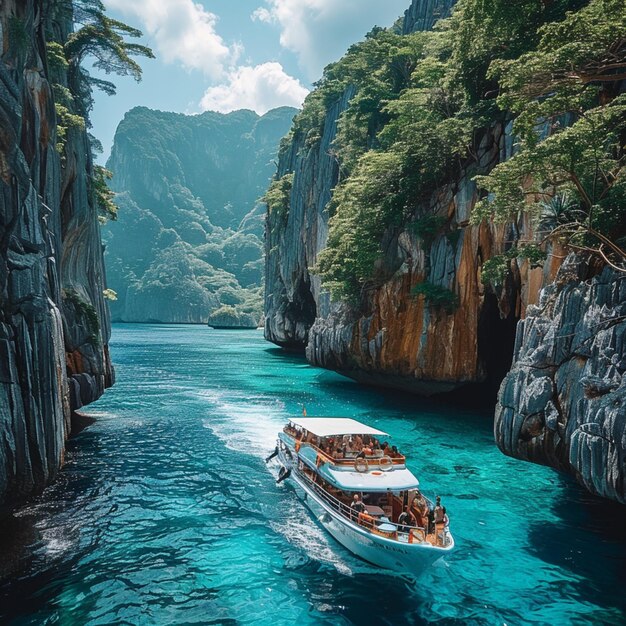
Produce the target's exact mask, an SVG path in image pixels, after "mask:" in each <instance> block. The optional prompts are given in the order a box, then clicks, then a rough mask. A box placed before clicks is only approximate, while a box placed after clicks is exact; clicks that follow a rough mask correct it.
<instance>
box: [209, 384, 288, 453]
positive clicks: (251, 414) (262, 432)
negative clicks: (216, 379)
mask: <svg viewBox="0 0 626 626" xmlns="http://www.w3.org/2000/svg"><path fill="white" fill-rule="evenodd" d="M198 394H199V395H200V397H202V398H203V399H204V400H206V401H208V403H209V404H210V406H211V415H210V417H206V418H204V419H203V420H202V425H203V426H204V427H205V428H208V429H209V430H210V431H211V432H212V433H213V434H214V435H215V436H216V437H218V438H219V439H220V440H221V441H223V442H224V443H225V444H226V447H227V448H229V449H230V450H235V451H236V452H243V453H245V454H251V455H253V456H255V457H259V458H263V459H264V458H265V457H266V456H267V455H268V454H269V452H270V451H271V450H273V449H274V446H275V445H276V433H277V432H278V431H279V430H280V429H281V428H282V425H283V423H284V422H285V419H286V417H285V416H286V415H287V414H286V412H285V405H284V403H283V402H281V401H280V400H277V399H273V398H268V397H267V396H262V395H258V396H248V395H244V394H239V393H232V392H221V391H213V390H204V391H199V392H198Z"/></svg>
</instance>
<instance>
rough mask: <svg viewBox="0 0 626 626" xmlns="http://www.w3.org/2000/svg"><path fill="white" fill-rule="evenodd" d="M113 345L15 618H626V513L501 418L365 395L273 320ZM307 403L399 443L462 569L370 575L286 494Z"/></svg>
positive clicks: (10, 611)
mask: <svg viewBox="0 0 626 626" xmlns="http://www.w3.org/2000/svg"><path fill="white" fill-rule="evenodd" d="M112 349H113V358H114V361H115V363H116V367H117V375H118V382H117V384H116V386H115V387H114V388H113V389H111V390H109V391H108V392H107V394H106V395H105V397H104V398H103V399H101V400H100V401H99V402H98V403H97V404H94V405H92V406H90V407H89V408H88V411H87V412H88V413H89V414H90V415H92V416H94V417H95V418H96V420H97V421H96V423H95V424H94V425H92V426H91V427H90V428H88V429H87V430H84V431H83V432H82V433H81V434H79V435H78V436H76V437H75V438H74V439H73V440H72V441H71V442H70V444H69V451H68V455H67V464H66V466H65V468H64V470H63V472H62V474H61V477H60V479H59V481H58V482H57V483H56V484H55V485H53V486H52V487H50V488H49V489H48V490H46V492H45V493H44V494H43V495H42V496H41V497H40V498H37V499H36V500H35V501H34V502H33V503H31V504H30V505H28V506H25V507H23V508H22V509H20V510H19V511H17V513H16V516H17V521H18V523H19V525H20V527H23V528H29V529H30V535H29V536H30V539H29V541H28V543H29V545H28V546H26V550H25V551H26V553H27V556H28V558H27V559H26V561H25V565H24V567H23V571H22V572H21V573H20V574H19V576H14V577H13V579H11V580H10V582H5V583H4V584H2V583H0V623H9V624H60V625H62V626H66V625H74V624H76V625H82V624H133V625H135V624H228V625H231V624H232V625H236V624H237V625H238V624H273V625H275V626H276V625H279V624H290V623H294V622H297V623H298V624H366V623H367V624H374V625H378V624H402V625H404V624H443V625H451V624H485V625H487V624H489V625H492V624H508V625H512V624H619V623H624V620H625V619H626V618H625V616H626V600H625V599H624V597H623V581H624V580H625V578H626V577H625V574H626V571H625V570H626V568H625V563H626V561H625V557H626V530H625V529H624V519H625V516H624V510H623V509H622V508H621V507H617V506H612V505H607V504H605V503H602V502H600V501H599V500H596V499H593V498H591V497H589V496H587V495H585V494H584V493H583V492H582V491H581V490H580V489H579V488H578V487H577V486H576V485H575V484H573V483H572V482H571V481H569V480H568V479H566V478H564V477H562V476H560V475H558V474H557V473H555V472H553V471H551V470H548V469H545V468H541V467H536V466H533V465H529V464H525V463H520V462H516V461H513V460H511V459H508V458H506V457H504V456H502V455H501V454H500V453H499V452H498V451H497V449H496V448H495V446H494V444H493V440H492V434H491V416H490V414H489V412H488V411H485V412H483V413H477V412H472V411H465V410H462V409H459V408H451V407H442V406H437V405H436V404H433V403H428V402H426V401H424V400H421V399H419V398H410V397H405V396H401V395H400V394H397V393H391V394H389V393H383V392H380V391H376V390H368V389H365V388H363V387H360V386H358V385H357V384H356V383H353V382H351V381H349V380H347V379H344V378H342V377H341V376H338V375H335V374H333V373H330V372H325V371H323V370H319V369H313V368H311V367H309V366H308V365H307V364H306V363H305V362H304V361H303V360H302V359H301V358H299V357H294V356H285V355H284V354H283V353H281V351H280V350H277V349H275V348H273V347H271V345H270V344H267V343H265V342H264V341H263V339H262V335H261V333H259V332H255V331H250V332H248V331H245V332H230V333H229V332H228V331H211V330H209V329H207V328H203V327H175V326H132V325H120V326H117V327H115V328H114V333H113V342H112ZM302 404H306V406H307V409H308V412H309V415H312V414H319V415H342V416H352V417H356V418H358V419H362V420H364V421H366V422H368V423H370V424H372V425H374V426H377V427H379V428H382V429H385V430H387V431H388V432H390V433H391V434H392V436H393V441H394V442H395V443H397V444H398V445H399V447H400V448H401V449H402V450H404V451H406V452H407V453H408V455H409V458H410V459H411V463H410V467H411V468H412V469H413V470H414V471H415V472H416V473H417V474H418V476H419V477H420V479H421V482H422V486H423V488H424V491H425V493H426V494H428V495H429V496H431V497H434V496H435V495H436V494H439V495H441V497H442V501H443V504H444V505H445V506H446V507H447V509H448V512H449V514H450V517H451V529H452V532H453V533H454V535H455V538H456V541H457V546H458V548H457V550H456V551H455V552H454V553H453V554H452V555H450V556H449V557H447V558H446V560H445V562H440V563H439V564H437V565H436V566H434V567H433V568H431V570H429V571H428V572H427V573H426V574H425V575H424V576H423V577H422V578H420V579H419V580H418V581H417V582H416V581H414V580H412V579H410V578H407V577H405V576H401V575H395V574H393V573H387V572H385V571H383V570H378V569H375V568H373V567H370V566H368V565H366V564H364V563H362V562H361V561H359V560H358V559H356V558H355V557H353V556H352V555H351V554H350V553H348V552H347V551H346V550H345V549H344V548H342V547H341V546H340V545H338V544H337V543H335V542H334V541H333V540H332V538H330V537H328V536H326V535H325V534H324V533H323V532H322V531H321V530H320V529H319V528H318V527H317V526H316V525H315V523H314V522H313V521H312V519H311V518H310V517H309V515H308V513H307V510H306V509H305V508H304V506H303V505H302V504H301V503H300V502H299V500H298V499H297V498H296V496H295V494H294V492H293V491H292V489H291V488H290V487H289V486H288V485H285V484H282V485H279V486H276V485H275V482H274V477H273V475H272V474H271V471H270V470H269V469H268V468H267V467H266V466H265V464H264V462H263V458H264V457H265V456H266V455H267V454H268V452H269V451H271V449H272V448H273V446H274V440H275V433H276V431H277V429H279V428H280V427H281V426H282V424H283V422H284V421H285V419H286V418H287V417H288V416H289V415H297V414H299V413H300V410H301V408H300V407H301V405H302ZM273 471H275V469H274V470H273Z"/></svg>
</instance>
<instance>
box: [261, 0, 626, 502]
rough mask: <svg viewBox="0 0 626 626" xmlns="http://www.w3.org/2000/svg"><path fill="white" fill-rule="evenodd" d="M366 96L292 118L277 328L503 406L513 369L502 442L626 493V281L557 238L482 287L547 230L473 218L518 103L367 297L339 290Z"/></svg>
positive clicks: (386, 246) (271, 217)
mask: <svg viewBox="0 0 626 626" xmlns="http://www.w3.org/2000/svg"><path fill="white" fill-rule="evenodd" d="M452 4H453V3H445V2H431V1H429V0H414V1H413V3H412V5H411V7H410V9H409V10H408V11H407V13H406V15H405V20H404V33H405V34H407V33H412V32H415V31H419V30H420V29H428V28H431V27H432V25H433V24H434V22H435V20H436V17H438V16H439V15H445V14H446V13H447V12H448V11H450V9H451V6H452ZM353 65H354V63H352V66H353ZM332 79H335V80H336V75H333V76H332ZM329 91H330V90H329ZM329 91H327V92H326V93H329ZM358 93H359V85H358V84H353V85H351V86H350V87H349V88H347V89H346V90H345V91H344V93H343V94H342V95H341V96H340V97H338V98H336V99H335V100H334V101H333V102H332V103H327V102H325V104H327V106H326V109H325V117H324V118H323V123H322V125H321V128H322V131H323V132H321V133H318V132H317V131H318V127H316V126H313V130H312V131H310V132H309V133H307V132H306V131H307V128H306V127H305V128H304V129H303V128H302V127H300V126H298V124H296V125H295V126H294V130H293V131H292V134H291V136H290V140H291V141H290V143H289V144H287V145H286V146H285V147H284V149H283V150H282V152H281V158H280V163H279V168H278V173H277V176H276V180H277V181H280V180H285V181H287V182H288V183H289V187H288V189H289V198H288V202H287V203H286V204H287V206H286V209H285V210H276V209H273V208H272V207H271V206H270V207H269V210H268V214H267V221H266V299H265V336H266V338H267V339H268V340H270V341H272V342H274V343H276V344H278V345H280V346H283V347H286V348H288V349H293V350H301V351H305V352H306V356H307V358H308V360H309V361H310V362H311V363H313V364H315V365H319V366H321V367H326V368H329V369H333V370H336V371H338V372H340V373H342V374H344V375H347V376H350V377H352V378H354V379H356V380H359V381H362V382H365V383H369V384H374V385H380V386H387V387H392V388H398V389H403V390H407V391H411V392H416V393H419V394H422V395H431V394H436V393H448V392H452V391H457V390H461V389H465V390H474V391H479V392H482V393H481V396H482V397H483V399H484V400H486V401H487V402H491V401H495V398H496V394H497V390H498V388H499V387H500V383H501V381H502V379H503V377H505V376H506V379H505V381H504V383H503V384H502V387H501V391H500V396H499V405H498V409H497V415H496V431H495V432H496V440H497V443H498V445H499V446H500V447H501V449H502V450H503V451H504V452H505V453H506V454H509V455H511V456H514V457H516V458H521V459H526V460H530V461H535V462H538V463H543V464H546V465H550V466H553V467H556V468H559V469H562V470H564V471H567V472H569V473H571V474H573V475H574V476H576V477H577V478H578V480H579V481H580V482H581V483H582V484H584V485H585V486H586V487H587V488H588V489H589V490H590V491H592V492H594V493H597V494H599V495H602V496H605V497H609V498H613V499H616V500H620V501H622V502H623V501H625V491H624V473H625V464H624V451H625V450H626V434H625V433H626V422H625V418H624V416H625V415H626V412H625V411H624V407H623V402H624V385H623V382H622V376H623V373H624V369H625V368H624V352H625V350H624V348H625V344H624V328H625V326H624V315H625V310H624V302H625V301H626V292H625V291H624V280H622V277H621V276H618V275H617V274H615V273H612V272H611V271H609V270H605V271H604V273H602V274H601V275H599V276H595V277H594V272H595V274H597V272H598V268H597V267H596V268H594V269H593V270H592V269H590V268H587V267H586V265H585V263H583V262H582V261H581V259H577V260H576V259H570V260H569V261H568V263H567V264H566V266H565V267H564V268H562V269H560V267H561V263H562V260H563V258H564V256H565V251H564V250H563V249H561V247H560V246H561V243H560V242H559V243H554V244H550V246H548V247H547V249H546V253H547V256H546V259H545V261H543V262H542V263H541V264H540V265H539V266H535V265H531V263H530V262H529V261H528V260H524V259H522V258H521V257H517V258H514V259H512V260H511V261H512V262H511V264H510V266H508V268H507V269H508V270H509V271H508V273H506V277H505V278H504V279H503V281H502V282H501V283H499V284H497V286H493V283H492V284H491V285H490V286H485V285H484V284H483V280H482V278H483V276H482V274H483V271H484V269H485V262H486V261H487V260H490V259H494V257H497V256H498V255H503V254H504V253H507V252H509V251H510V250H511V248H512V247H515V246H516V245H517V244H518V243H519V242H529V241H533V240H536V233H534V232H533V226H532V224H531V221H530V218H529V217H528V214H520V215H519V216H518V217H517V218H516V219H509V221H508V222H506V223H498V224H496V223H494V222H490V221H484V222H483V223H482V224H481V225H474V224H473V223H470V215H471V213H472V211H473V209H474V207H475V206H476V204H477V203H478V202H479V200H480V199H481V196H480V193H481V192H480V191H479V190H478V189H477V186H476V183H475V182H474V178H475V177H476V176H477V175H482V174H486V173H489V172H491V171H492V170H493V169H494V168H495V167H496V166H497V165H498V164H500V163H504V162H507V161H509V160H510V159H511V157H512V156H513V155H514V154H515V150H516V147H515V138H514V136H513V123H512V121H511V116H510V115H509V114H508V113H506V112H505V111H497V110H494V109H491V111H490V114H489V121H488V123H486V124H485V125H483V126H482V127H481V129H480V130H477V131H475V132H474V135H473V142H474V143H473V146H472V148H471V151H470V152H471V157H470V158H465V159H462V160H459V161H460V162H459V163H457V164H455V166H454V168H450V169H449V170H448V171H447V172H446V173H444V174H442V175H441V176H440V177H439V179H438V182H437V183H436V184H433V185H432V186H431V187H430V188H429V189H428V190H427V194H426V197H422V196H420V198H419V200H418V201H412V202H411V203H407V205H405V206H407V207H409V208H408V209H407V211H406V213H405V214H404V215H403V216H402V219H398V220H396V221H395V222H394V221H393V220H389V222H386V223H385V226H384V232H383V234H382V237H381V251H382V252H381V251H380V250H379V252H378V253H377V254H378V256H377V259H376V261H375V266H374V272H373V274H372V275H371V280H369V281H365V282H362V283H361V284H362V285H363V288H362V289H361V292H360V293H359V294H357V295H356V297H353V298H352V299H348V298H344V299H343V300H342V299H339V300H338V301H333V302H331V300H330V298H329V294H328V293H327V292H326V291H325V290H324V289H323V288H322V286H321V284H320V280H319V277H318V276H316V275H315V266H316V264H317V263H318V259H319V258H320V253H321V252H322V251H323V250H324V249H325V248H326V246H327V243H328V237H329V219H330V215H332V214H333V211H334V210H336V207H335V206H334V201H335V198H334V196H333V193H334V190H335V187H336V186H337V185H338V183H342V180H341V176H342V175H344V173H343V172H342V171H341V170H340V163H341V155H339V158H338V148H337V145H338V143H337V142H336V137H341V135H340V133H341V130H342V124H344V123H346V122H345V120H346V119H350V118H349V113H350V111H351V109H350V107H351V102H352V101H357V100H358ZM361 102H362V101H361ZM314 104H315V102H314ZM365 106H367V104H366V105H365ZM310 109H313V107H310ZM305 111H306V105H305ZM313 113H315V111H314V109H313ZM313 113H311V115H313ZM308 119H309V120H310V119H311V118H308ZM353 119H354V116H353ZM369 119H371V118H369ZM383 123H384V122H383ZM570 123H571V122H570V121H569V120H568V119H567V118H565V117H564V118H562V119H561V120H560V121H559V124H563V125H564V126H567V125H568V124H570ZM536 128H537V130H538V131H539V135H540V137H541V138H542V139H545V138H546V137H548V136H549V135H550V133H551V127H550V126H549V125H547V124H546V125H542V126H540V127H536ZM375 132H377V131H375ZM314 133H315V134H314ZM374 134H375V133H374ZM311 135H313V136H311ZM369 137H370V139H371V138H372V135H371V134H370V135H369ZM316 138H319V140H318V141H316ZM417 140H418V141H419V137H418V138H417ZM334 142H335V143H334ZM339 143H340V142H339ZM343 145H344V146H345V145H349V144H346V143H344V144H343ZM372 145H373V143H370V144H368V145H367V148H365V149H369V148H371V147H372ZM374 145H375V144H374ZM433 152H434V150H433ZM350 175H351V174H350V173H348V174H347V176H348V177H349V176H350ZM359 180H361V179H359ZM367 182H368V181H367V180H364V182H363V184H367ZM339 188H340V189H341V186H340V187H339ZM413 202H414V204H413ZM368 208H371V209H372V210H373V211H375V210H377V208H378V207H376V206H374V205H369V206H368ZM378 214H380V213H377V215H378ZM359 215H363V214H362V213H361V214H359ZM342 217H345V214H344V215H343V216H342ZM424 223H426V224H430V225H432V224H434V225H435V226H434V227H432V228H430V230H429V229H427V228H424V227H423V224H424ZM350 224H351V225H352V224H353V222H350ZM344 234H345V233H344ZM346 241H350V242H352V245H356V244H354V240H353V239H350V238H349V237H348V236H345V237H344V239H342V241H341V243H342V244H343V243H344V242H346ZM357 243H358V242H357ZM552 245H553V246H554V247H551V246H552ZM354 256H355V255H353V257H354ZM513 256H515V255H513ZM322 258H323V255H322ZM333 258H343V259H346V258H348V259H349V258H350V254H346V255H344V256H343V257H333ZM500 258H505V257H502V256H501V257H500ZM508 258H509V259H511V257H510V256H509V257H508ZM492 266H493V265H492ZM318 267H319V266H318ZM487 282H488V281H487ZM416 287H420V288H421V290H420V289H416ZM433 294H434V296H437V295H441V294H443V295H445V296H446V297H449V299H450V303H451V304H454V306H452V305H451V306H446V304H445V302H444V303H443V304H442V303H441V302H438V301H437V300H436V299H435V298H434V297H433V298H432V299H429V296H430V295H433ZM520 320H521V321H520ZM518 322H519V326H518ZM516 332H517V335H516ZM516 336H517V339H516ZM514 353H515V361H514V365H513V369H512V370H511V371H510V372H509V370H510V368H511V360H512V358H513V354H514ZM507 372H509V373H508V375H507Z"/></svg>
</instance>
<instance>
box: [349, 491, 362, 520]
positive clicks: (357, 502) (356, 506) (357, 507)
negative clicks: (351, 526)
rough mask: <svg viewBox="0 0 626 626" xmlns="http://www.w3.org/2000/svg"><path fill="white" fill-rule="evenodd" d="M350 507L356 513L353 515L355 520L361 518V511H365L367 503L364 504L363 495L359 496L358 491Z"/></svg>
mask: <svg viewBox="0 0 626 626" xmlns="http://www.w3.org/2000/svg"><path fill="white" fill-rule="evenodd" d="M350 508H351V509H352V510H353V511H354V514H353V515H352V519H353V520H357V519H358V518H359V513H365V505H364V504H363V501H362V500H361V496H359V494H358V493H355V494H354V497H353V499H352V503H351V504H350Z"/></svg>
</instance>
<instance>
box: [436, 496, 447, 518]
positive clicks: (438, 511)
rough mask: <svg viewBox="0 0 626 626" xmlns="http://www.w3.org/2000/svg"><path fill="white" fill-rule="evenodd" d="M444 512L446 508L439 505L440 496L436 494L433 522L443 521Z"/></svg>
mask: <svg viewBox="0 0 626 626" xmlns="http://www.w3.org/2000/svg"><path fill="white" fill-rule="evenodd" d="M445 514H446V510H445V509H444V508H443V507H442V506H441V497H440V496H437V500H436V501H435V510H434V516H435V524H440V523H443V517H444V515H445Z"/></svg>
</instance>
